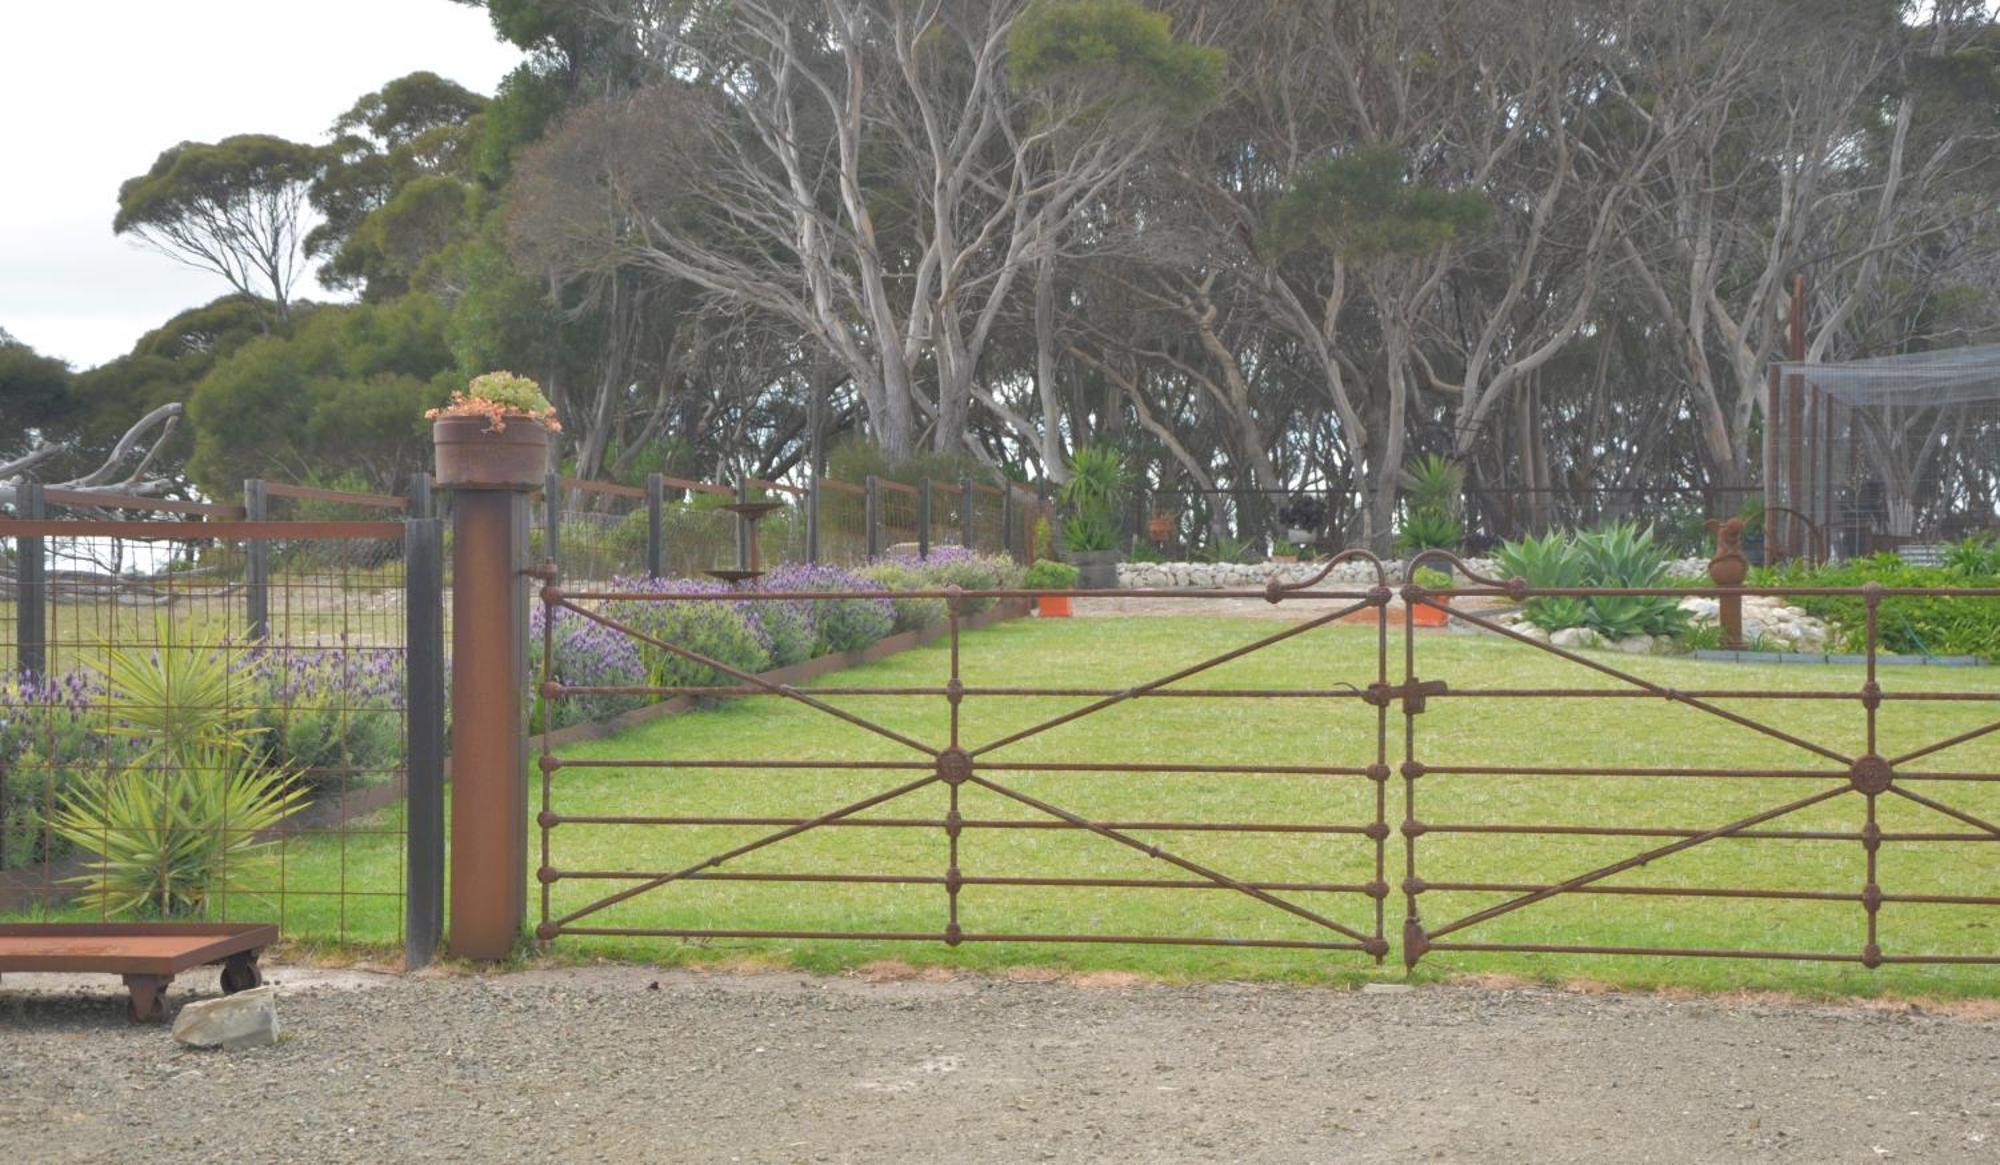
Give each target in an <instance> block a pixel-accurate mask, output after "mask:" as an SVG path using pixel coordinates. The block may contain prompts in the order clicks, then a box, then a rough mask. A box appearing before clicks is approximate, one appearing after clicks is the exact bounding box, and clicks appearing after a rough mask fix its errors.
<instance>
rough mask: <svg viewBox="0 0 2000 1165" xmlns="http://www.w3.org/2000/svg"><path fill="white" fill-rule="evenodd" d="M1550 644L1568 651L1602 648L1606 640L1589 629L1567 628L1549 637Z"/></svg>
mask: <svg viewBox="0 0 2000 1165" xmlns="http://www.w3.org/2000/svg"><path fill="white" fill-rule="evenodd" d="M1549 642H1550V643H1552V644H1554V645H1555V646H1557V647H1560V648H1563V649H1565V650H1568V651H1577V650H1580V649H1582V648H1587V647H1598V646H1601V645H1602V644H1603V642H1604V640H1603V639H1602V638H1601V637H1600V636H1599V635H1598V634H1597V632H1595V631H1592V630H1591V629H1590V628H1588V627H1565V628H1563V629H1562V630H1560V631H1557V632H1554V633H1553V634H1551V635H1550V636H1549Z"/></svg>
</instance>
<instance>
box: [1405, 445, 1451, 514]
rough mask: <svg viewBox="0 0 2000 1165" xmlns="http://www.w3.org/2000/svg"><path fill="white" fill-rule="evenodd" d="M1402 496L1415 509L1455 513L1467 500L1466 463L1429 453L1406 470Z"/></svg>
mask: <svg viewBox="0 0 2000 1165" xmlns="http://www.w3.org/2000/svg"><path fill="white" fill-rule="evenodd" d="M1403 499H1404V501H1405V502H1407V503H1408V505H1409V507H1410V509H1411V510H1412V511H1416V510H1441V511H1443V512H1444V513H1447V514H1452V515H1456V514H1457V513H1458V512H1459V510H1460V509H1461V508H1462V506H1463V505H1464V500H1465V467H1464V466H1463V465H1460V464H1458V463H1457V462H1455V461H1452V460H1451V459H1450V458H1448V457H1443V456H1440V455H1438V454H1436V453H1430V454H1426V455H1425V456H1423V457H1421V458H1419V459H1417V460H1416V461H1414V462H1412V463H1410V466H1409V467H1408V468H1407V469H1405V470H1403Z"/></svg>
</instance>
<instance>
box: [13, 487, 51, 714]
mask: <svg viewBox="0 0 2000 1165" xmlns="http://www.w3.org/2000/svg"><path fill="white" fill-rule="evenodd" d="M15 513H17V514H18V515H20V517H21V518H22V520H24V521H29V522H40V521H43V520H44V519H46V518H47V517H48V516H49V509H48V503H47V501H46V500H45V499H44V498H43V497H42V486H41V483H39V482H33V481H24V482H22V483H21V484H20V486H19V487H18V489H17V490H16V492H15ZM14 560H15V572H14V668H15V670H16V671H17V672H19V673H20V674H21V675H22V676H23V677H26V676H31V675H32V676H36V677H39V678H46V677H47V676H48V671H49V559H48V548H47V546H46V544H45V543H44V542H43V541H42V539H40V538H17V539H15V540H14Z"/></svg>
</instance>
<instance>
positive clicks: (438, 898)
mask: <svg viewBox="0 0 2000 1165" xmlns="http://www.w3.org/2000/svg"><path fill="white" fill-rule="evenodd" d="M419 481H420V482H421V483H422V485H423V487H424V495H423V500H424V502H425V507H424V508H425V510H426V511H428V509H429V501H430V497H429V486H430V475H429V474H423V475H420V477H419ZM415 501H416V499H415V498H412V509H415V508H416V507H415V504H414V503H415ZM443 548H444V523H443V522H442V521H440V520H438V519H437V518H433V517H430V516H429V514H428V513H427V512H426V513H425V514H424V515H423V516H421V517H415V518H412V519H410V521H409V522H408V523H407V524H405V525H404V527H403V600H404V601H403V615H404V620H405V624H404V641H403V642H404V659H405V663H406V667H407V672H408V681H407V682H408V684H409V694H408V696H407V698H406V700H405V702H404V708H405V713H404V715H405V716H406V717H407V719H406V720H405V722H404V733H405V736H404V758H405V759H404V770H403V772H404V781H403V787H404V795H405V799H406V815H405V823H406V825H407V827H408V834H407V837H406V838H405V840H404V844H405V846H406V847H407V849H406V852H405V855H404V859H403V869H404V877H405V886H404V906H403V910H404V916H403V962H404V966H405V968H406V969H408V970H416V969H417V968H419V967H423V966H426V965H428V964H429V963H430V961H431V958H432V957H433V956H434V955H436V953H437V946H438V942H439V940H440V939H442V938H443V937H444V854H445V835H444V549H443Z"/></svg>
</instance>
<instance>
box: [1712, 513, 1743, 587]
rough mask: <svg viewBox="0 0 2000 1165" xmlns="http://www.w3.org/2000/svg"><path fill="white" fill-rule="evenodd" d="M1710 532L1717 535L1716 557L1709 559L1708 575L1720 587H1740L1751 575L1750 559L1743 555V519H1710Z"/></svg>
mask: <svg viewBox="0 0 2000 1165" xmlns="http://www.w3.org/2000/svg"><path fill="white" fill-rule="evenodd" d="M1708 532H1709V533H1711V534H1713V535H1715V557H1714V558H1711V559H1709V561H1708V577H1709V578H1710V579H1711V580H1712V581H1713V582H1714V583H1715V585H1716V586H1719V587H1740V586H1742V585H1743V580H1744V579H1746V578H1748V577H1750V560H1749V559H1748V558H1746V557H1744V555H1743V519H1741V518H1730V519H1728V520H1726V521H1721V522H1718V521H1716V520H1715V519H1713V518H1710V519H1709V520H1708Z"/></svg>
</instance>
